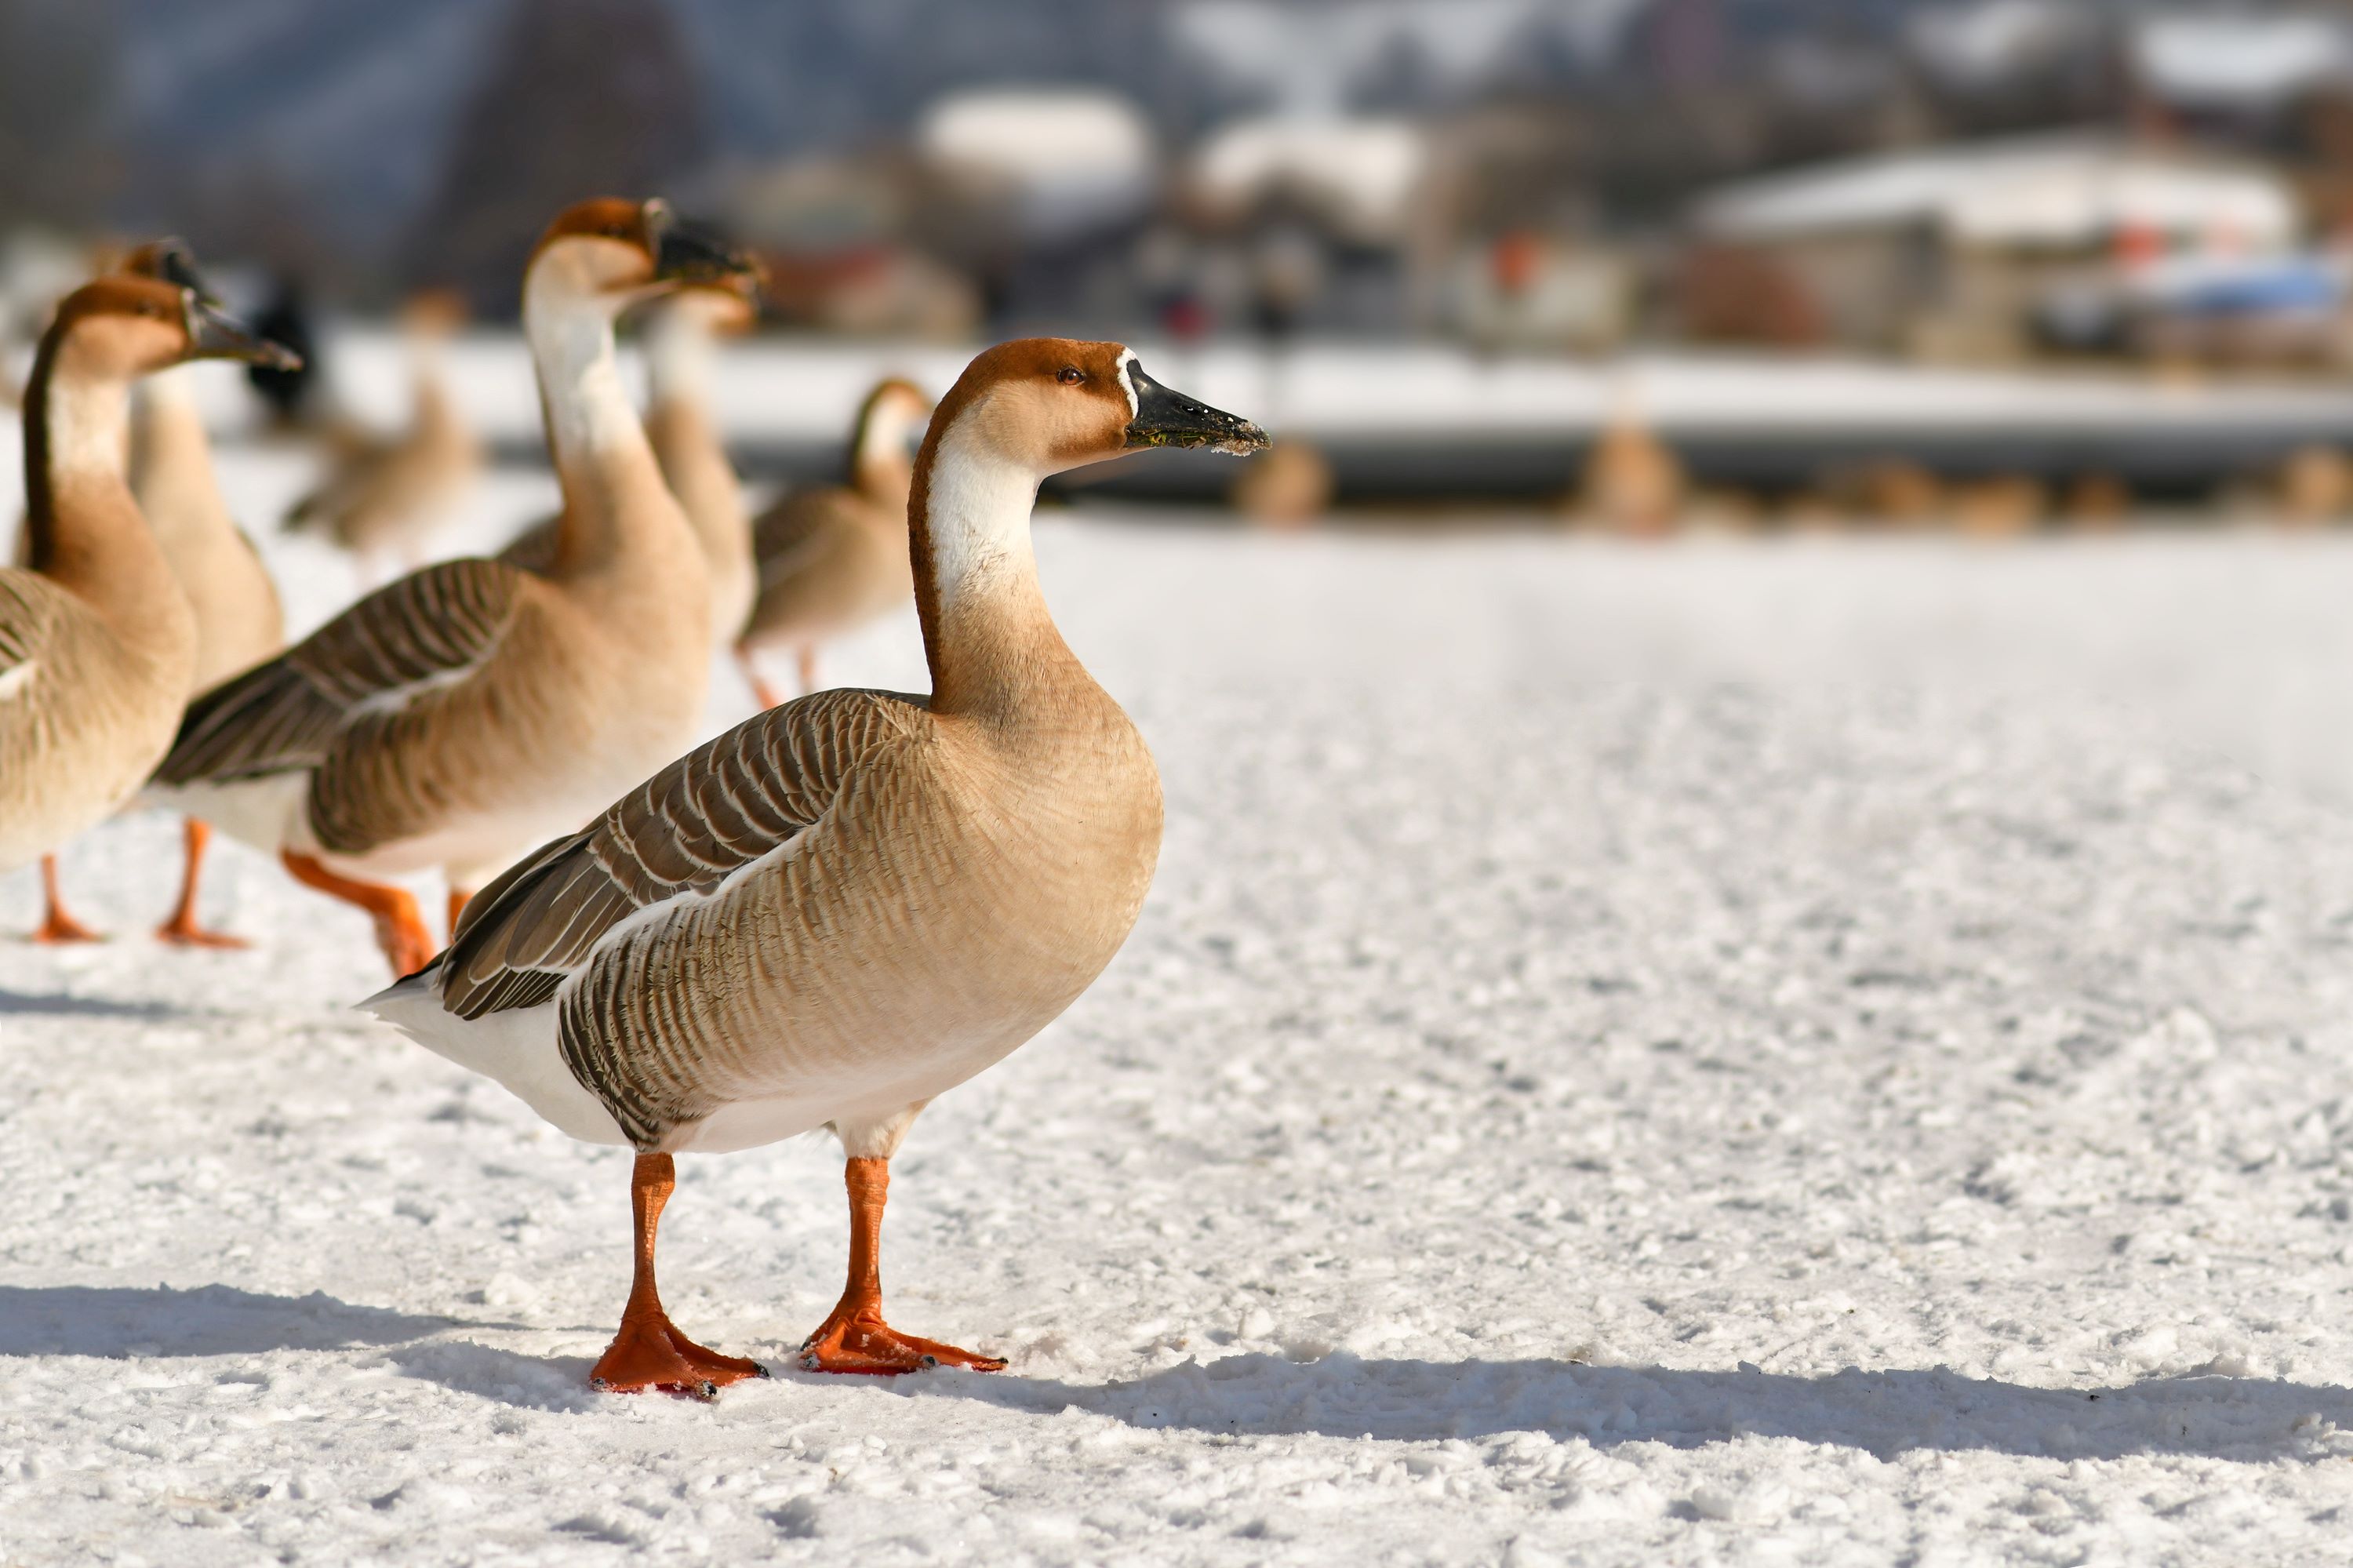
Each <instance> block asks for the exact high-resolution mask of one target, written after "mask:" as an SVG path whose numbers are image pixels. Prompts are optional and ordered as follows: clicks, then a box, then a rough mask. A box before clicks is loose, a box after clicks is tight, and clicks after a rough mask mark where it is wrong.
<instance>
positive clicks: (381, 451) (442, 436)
mask: <svg viewBox="0 0 2353 1568" xmlns="http://www.w3.org/2000/svg"><path fill="white" fill-rule="evenodd" d="M460 319H461V312H460V310H459V307H458V306H457V305H456V304H455V303H454V302H451V301H449V300H448V299H447V298H446V297H443V296H440V295H436V294H426V295H421V296H419V297H418V298H417V300H414V301H412V302H410V304H409V308H408V310H407V313H406V321H407V329H408V338H409V353H410V356H411V361H412V367H411V374H412V376H413V377H414V380H415V386H416V406H415V412H414V414H413V415H412V416H411V418H410V420H409V426H408V429H406V431H404V432H402V433H401V434H399V435H397V436H393V437H389V438H385V437H379V436H373V435H368V434H364V433H360V432H356V431H353V430H350V429H345V430H343V431H341V432H340V433H339V434H337V435H336V436H335V437H334V440H333V445H334V447H335V448H336V451H335V456H334V461H333V464H332V468H331V469H330V471H329V472H328V473H327V476H326V477H325V478H324V479H323V480H322V481H321V482H320V483H319V485H318V487H317V488H316V489H314V490H312V491H311V493H308V494H307V495H304V496H303V497H302V498H301V500H299V501H297V502H296V503H294V505H293V507H292V508H291V509H290V511H289V512H288V513H287V514H286V526H287V528H288V529H289V530H290V531H293V532H298V533H299V532H303V531H306V530H317V531H320V532H323V533H325V534H326V535H328V536H329V537H330V538H332V539H333V540H334V541H335V543H337V544H338V545H341V546H343V548H345V549H347V550H350V551H352V552H353V554H354V555H356V556H358V557H359V567H360V577H361V580H362V581H363V582H364V583H369V584H373V583H375V581H376V580H377V578H378V576H379V567H378V564H379V562H380V561H381V559H382V558H383V557H384V556H391V557H392V558H393V559H395V560H396V561H397V562H398V563H399V564H400V567H402V568H403V569H406V570H411V571H413V570H415V569H416V567H417V565H418V563H420V562H421V561H423V560H424V558H425V552H426V548H427V545H428V544H429V543H430V542H431V540H432V537H433V535H434V534H435V532H437V531H438V529H439V528H440V526H441V524H442V523H443V522H444V521H445V520H446V519H447V518H448V514H449V513H450V511H451V510H452V509H453V508H454V507H455V506H456V505H457V503H458V502H459V499H460V498H461V497H462V496H463V495H464V494H465V493H466V491H467V489H468V487H469V486H470V485H471V484H472V483H473V482H474V476H475V475H476V473H477V472H478V471H480V468H481V462H482V455H481V446H480V442H479V441H477V440H475V438H474V434H473V432H472V431H471V430H470V429H467V427H466V423H465V421H464V420H463V419H461V418H459V416H458V411H457V409H456V408H454V407H452V406H451V404H450V401H449V394H448V389H447V387H445V386H444V385H443V376H442V372H441V366H440V362H439V354H438V349H439V344H440V342H441V340H442V339H443V338H444V337H447V336H448V334H449V333H450V332H451V331H452V330H454V329H455V327H456V326H457V324H458V322H459V320H460Z"/></svg>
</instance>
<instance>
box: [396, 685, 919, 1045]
mask: <svg viewBox="0 0 2353 1568" xmlns="http://www.w3.org/2000/svg"><path fill="white" fill-rule="evenodd" d="M919 707H920V705H919V703H918V701H917V700H916V699H913V698H909V697H901V696H895V695H892V694H889V693H886V692H860V691H830V692H818V693H817V694H814V695H811V696H807V697H803V698H801V699H800V700H799V701H797V702H792V703H786V704H785V705H783V706H781V707H776V708H771V709H769V710H768V711H767V712H766V713H764V714H761V715H758V716H756V717H754V718H751V719H748V720H746V721H745V722H744V723H743V724H740V725H738V726H735V727H734V728H733V729H732V730H729V731H728V732H727V733H726V734H725V735H723V736H719V737H718V738H717V739H715V740H712V741H710V742H708V743H707V744H705V745H703V746H700V747H696V748H695V749H694V750H692V751H691V752H688V753H687V754H686V755H685V756H684V757H681V758H679V759H678V760H677V761H676V762H673V763H671V764H670V766H669V767H667V768H663V769H662V770H661V771H660V772H659V773H657V774H655V775H654V776H653V777H652V778H650V779H647V780H646V781H645V782H644V783H643V784H640V785H639V786H638V788H636V789H632V790H631V791H629V793H628V794H627V795H625V796H623V797H622V798H621V799H620V800H617V801H615V802H614V803H613V805H612V806H611V807H610V808H609V809H607V811H606V812H605V814H604V816H603V817H601V818H600V819H598V821H597V822H596V825H595V826H594V827H591V828H589V829H587V830H586V831H585V832H580V833H577V834H575V835H574V836H572V837H571V838H568V839H558V840H556V841H555V842H553V843H549V844H546V845H544V846H543V847H542V848H541V849H540V850H538V851H537V852H536V853H533V855H531V856H530V857H529V858H527V859H526V860H524V861H523V862H522V863H520V864H519V865H517V866H515V867H514V868H513V869H512V870H511V871H509V872H508V873H507V874H505V875H503V876H501V877H500V878H499V879H498V880H497V881H495V882H493V883H491V885H490V886H488V887H486V888H484V889H483V890H482V891H481V893H480V895H477V896H476V897H475V899H474V900H473V902H472V903H470V904H469V905H468V906H467V907H466V917H465V919H464V921H463V922H462V923H461V924H460V926H459V930H458V933H457V937H456V939H455V940H454V941H453V942H452V943H451V944H450V947H449V949H448V951H447V952H445V953H444V954H442V956H441V958H440V959H438V960H437V962H438V965H439V967H440V968H441V969H442V971H443V972H442V982H441V1004H442V1005H443V1006H444V1007H446V1008H447V1009H448V1010H449V1011H450V1012H454V1013H456V1014H458V1015H459V1017H461V1018H480V1017H481V1016H482V1015H484V1014H485V1013H491V1012H500V1011H502V1010H504V1009H506V1008H511V1007H528V1006H531V1005H533V1003H535V1002H539V1001H545V1000H546V998H547V997H548V996H549V995H551V994H552V993H553V992H554V990H555V988H556V987H557V986H558V985H560V984H561V983H563V980H564V978H565V975H567V974H569V973H570V972H571V971H572V970H574V969H578V968H579V967H580V966H581V965H583V964H585V963H586V962H587V961H588V958H589V955H590V954H591V953H592V952H593V951H594V950H595V948H596V945H597V943H599V942H600V941H602V940H603V939H604V938H605V936H606V934H607V932H609V931H611V930H612V928H613V927H615V926H617V925H618V924H619V923H620V922H621V921H623V920H625V919H627V918H628V916H631V915H633V914H635V913H637V912H638V910H640V909H644V908H647V907H649V906H652V905H656V904H659V903H662V902H664V901H666V900H669V899H671V898H676V897H680V896H681V895H690V894H704V893H709V892H711V891H712V889H714V888H716V887H717V886H718V885H720V884H721V883H722V882H724V881H725V880H726V879H727V877H728V876H729V875H730V874H733V872H735V871H737V870H739V869H741V868H742V867H744V866H746V865H749V864H750V863H753V862H754V861H755V860H758V859H759V858H760V857H761V856H763V855H765V854H767V853H770V852H771V851H773V850H775V849H776V848H778V847H779V846H781V845H783V844H785V843H786V842H790V841H791V840H792V839H793V838H794V837H796V836H797V835H798V834H800V833H803V832H807V830H808V829H809V828H810V827H812V826H814V825H815V824H816V823H817V822H818V821H819V820H820V819H822V818H823V817H824V815H825V813H826V810H827V809H828V807H830V806H831V805H832V803H833V800H834V799H835V797H836V796H837V795H838V794H839V792H840V790H841V788H842V786H843V784H844V782H845V781H846V780H847V779H849V777H850V776H851V775H852V774H853V773H854V772H855V771H856V770H857V768H859V767H860V764H861V763H862V762H863V761H865V760H866V759H867V758H871V756H872V755H873V754H874V753H875V752H876V750H877V749H878V748H880V747H884V746H887V745H889V744H890V743H891V742H892V740H893V739H895V738H898V737H901V736H904V735H905V734H906V733H907V727H908V720H909V717H910V715H912V714H913V712H915V711H918V709H919Z"/></svg>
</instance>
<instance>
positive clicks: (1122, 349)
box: [1113, 343, 1144, 419]
mask: <svg viewBox="0 0 2353 1568" xmlns="http://www.w3.org/2000/svg"><path fill="white" fill-rule="evenodd" d="M1113 346H1114V347H1116V348H1117V349H1118V350H1119V389H1120V390H1121V391H1123V392H1124V393H1126V394H1127V417H1128V418H1131V419H1133V418H1135V417H1136V415H1138V414H1140V413H1142V412H1143V411H1144V405H1143V404H1142V403H1141V402H1139V401H1138V400H1137V398H1136V396H1135V377H1134V376H1130V375H1129V374H1128V373H1127V367H1128V366H1130V365H1132V364H1134V361H1135V356H1134V355H1132V354H1130V353H1128V352H1127V344H1124V343H1123V344H1113Z"/></svg>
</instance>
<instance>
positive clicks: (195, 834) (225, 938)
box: [155, 817, 253, 948]
mask: <svg viewBox="0 0 2353 1568" xmlns="http://www.w3.org/2000/svg"><path fill="white" fill-rule="evenodd" d="M212 836H213V831H212V829H211V828H209V827H207V826H206V825H205V823H204V822H203V821H200V820H198V819H197V818H195V817H184V818H182V819H181V821H180V837H181V842H182V843H183V845H184V846H185V850H186V857H187V872H186V874H185V875H184V876H182V877H181V878H180V902H179V904H178V906H176V907H174V909H173V911H172V917H171V918H170V919H169V920H166V921H164V923H163V924H162V925H161V926H158V927H155V939H156V940H157V941H159V942H169V943H171V944H173V945H174V947H181V948H249V947H251V946H252V945H253V944H252V943H250V942H248V941H247V940H246V939H245V938H243V937H232V936H230V935H229V934H228V933H227V931H211V930H206V928H205V927H203V926H201V925H199V924H197V922H196V880H197V878H198V876H199V875H201V874H202V873H203V871H204V865H205V846H206V844H208V843H210V842H212Z"/></svg>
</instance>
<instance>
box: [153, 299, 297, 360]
mask: <svg viewBox="0 0 2353 1568" xmlns="http://www.w3.org/2000/svg"><path fill="white" fill-rule="evenodd" d="M181 291H182V293H183V295H184V296H185V299H186V302H187V324H188V357H189V358H190V359H241V360H244V361H245V362H246V363H247V364H248V365H259V366H265V367H267V368H269V369H271V370H300V369H301V367H302V356H301V355H299V354H297V353H295V352H294V351H293V350H292V349H290V348H288V347H287V346H286V345H285V344H281V343H272V342H271V341H270V340H269V339H268V338H266V337H263V336H262V335H261V334H259V333H257V332H255V331H254V330H253V329H252V328H251V327H249V326H247V325H246V324H245V323H243V322H240V321H237V320H236V319H235V318H234V317H232V316H230V315H228V314H227V313H226V312H224V311H222V310H221V309H220V307H219V306H217V305H215V304H212V303H211V302H208V301H206V299H205V298H204V296H203V295H201V294H199V293H198V292H197V291H195V289H193V288H189V287H188V286H187V285H185V284H182V285H181Z"/></svg>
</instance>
